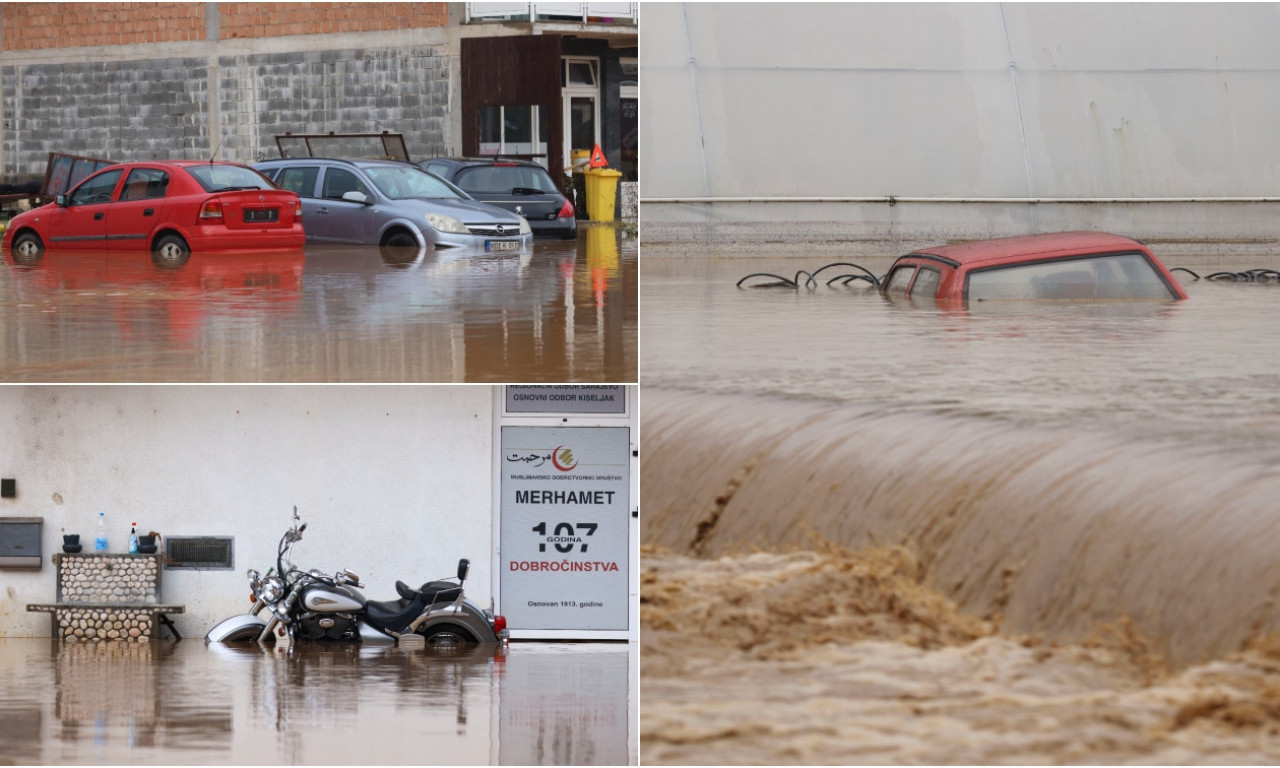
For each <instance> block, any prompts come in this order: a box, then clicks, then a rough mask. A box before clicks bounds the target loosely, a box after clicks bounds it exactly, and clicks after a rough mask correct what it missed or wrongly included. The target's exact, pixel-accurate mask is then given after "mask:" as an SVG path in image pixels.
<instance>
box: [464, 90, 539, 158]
mask: <svg viewBox="0 0 1280 768" xmlns="http://www.w3.org/2000/svg"><path fill="white" fill-rule="evenodd" d="M546 135H547V116H546V110H545V109H543V108H542V105H540V104H533V105H509V106H487V107H481V108H480V154H482V155H511V156H514V157H521V158H527V159H530V160H534V161H535V162H539V164H541V165H542V166H544V167H545V166H546V162H547V157H546V156H547V140H546Z"/></svg>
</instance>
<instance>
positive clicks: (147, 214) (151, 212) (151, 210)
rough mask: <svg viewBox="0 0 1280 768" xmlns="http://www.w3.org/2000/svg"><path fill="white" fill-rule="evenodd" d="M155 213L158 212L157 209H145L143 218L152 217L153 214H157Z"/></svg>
mask: <svg viewBox="0 0 1280 768" xmlns="http://www.w3.org/2000/svg"><path fill="white" fill-rule="evenodd" d="M155 212H156V209H155V208H145V209H143V211H142V215H143V216H150V215H152V214H153V213H155Z"/></svg>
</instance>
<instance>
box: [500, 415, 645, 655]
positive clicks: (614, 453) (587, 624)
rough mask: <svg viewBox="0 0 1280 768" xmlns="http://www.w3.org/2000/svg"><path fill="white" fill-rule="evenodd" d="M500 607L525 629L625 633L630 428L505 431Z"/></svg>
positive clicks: (512, 624)
mask: <svg viewBox="0 0 1280 768" xmlns="http://www.w3.org/2000/svg"><path fill="white" fill-rule="evenodd" d="M501 463H502V469H501V472H502V480H501V483H502V486H501V492H502V507H501V526H502V531H501V547H502V556H501V561H500V564H499V567H500V569H501V580H502V584H501V593H500V594H501V596H502V605H501V606H500V608H501V613H502V614H503V615H504V616H506V618H507V626H509V627H510V628H511V629H513V630H520V629H582V630H610V631H627V630H628V629H629V627H628V618H629V616H630V611H629V610H628V589H627V586H628V573H629V567H630V563H629V553H630V547H629V530H630V516H631V498H630V495H631V494H630V489H631V434H630V428H628V427H502V456H501Z"/></svg>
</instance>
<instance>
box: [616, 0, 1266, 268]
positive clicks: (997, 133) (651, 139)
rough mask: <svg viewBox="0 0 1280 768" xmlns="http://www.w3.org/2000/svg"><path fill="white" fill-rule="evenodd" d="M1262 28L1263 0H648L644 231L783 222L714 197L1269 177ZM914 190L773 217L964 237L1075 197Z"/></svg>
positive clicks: (1179, 189)
mask: <svg viewBox="0 0 1280 768" xmlns="http://www.w3.org/2000/svg"><path fill="white" fill-rule="evenodd" d="M1277 39H1280V6H1278V5H1276V4H1274V3H1256V4H1255V3H1245V4H1238V3H1237V4H1221V3H1125V4H1119V3H1008V4H995V3H940V4H930V3H820V4H799V3H797V4H793V3H691V4H674V3H656V4H652V5H646V6H645V14H644V21H643V33H642V35H641V55H640V65H641V69H642V72H641V77H640V82H641V87H642V89H643V94H642V96H643V103H644V109H643V110H642V112H641V140H642V142H643V149H642V151H641V153H640V156H641V173H640V179H641V204H642V208H643V213H642V221H643V224H644V227H645V230H644V237H645V242H646V244H658V243H662V242H669V241H671V240H674V239H676V238H679V237H681V236H687V235H689V234H690V233H695V234H698V235H700V236H701V237H702V238H703V239H708V238H710V239H714V237H715V236H716V233H717V231H720V232H732V231H733V227H735V226H736V227H739V229H740V232H739V236H740V239H746V238H749V237H750V236H751V235H752V234H753V233H757V230H754V229H752V228H751V227H750V226H746V227H745V228H744V226H743V225H751V224H754V223H757V222H762V221H764V222H782V223H787V222H791V221H794V220H795V216H794V211H793V210H790V209H791V208H794V207H795V206H790V205H787V204H781V205H777V204H767V203H755V204H751V205H749V206H744V205H743V204H727V203H722V202H719V201H720V200H722V199H723V198H741V197H843V198H847V197H887V196H890V195H892V196H895V197H926V198H957V197H958V198H972V197H980V198H993V197H994V198H1010V197H1012V198H1100V197H1101V198H1111V197H1125V198H1147V197H1162V198H1163V197H1214V198H1221V197H1229V198H1237V197H1257V196H1263V197H1265V196H1275V195H1278V194H1280V192H1278V190H1280V142H1277V141H1275V139H1274V136H1273V135H1272V134H1273V130H1272V126H1275V125H1277V124H1280V100H1278V99H1276V98H1275V97H1274V95H1275V94H1276V93H1277V92H1280V74H1278V73H1280V45H1277V44H1276V41H1277ZM707 198H712V199H714V200H715V202H712V203H710V204H707V203H698V204H693V205H691V204H688V203H676V202H668V201H672V200H686V201H687V200H689V199H698V200H705V199H707ZM655 201H656V202H655ZM912 205H914V204H913V203H901V202H900V203H898V205H897V206H896V207H897V208H898V210H897V211H892V210H889V206H888V205H887V204H884V203H875V204H869V203H847V204H843V205H823V206H817V207H818V210H816V211H813V212H812V213H811V214H810V215H808V216H807V217H805V218H807V219H808V220H809V222H810V223H808V224H807V225H806V226H804V227H797V228H796V229H797V231H795V232H788V233H787V234H788V237H789V238H792V237H808V238H809V239H819V238H822V237H829V236H836V237H840V236H849V237H870V236H876V235H877V234H878V235H879V236H881V237H883V236H884V235H885V229H886V228H887V227H891V226H895V225H896V226H899V227H901V228H904V229H906V230H914V228H915V227H916V226H917V222H920V224H919V226H922V227H924V228H925V229H926V230H929V229H934V230H937V232H934V231H928V232H927V236H928V237H937V235H938V234H939V233H941V234H943V235H946V234H947V233H949V232H955V233H956V236H981V235H983V234H984V233H988V234H1000V233H1002V231H1004V230H1009V229H1013V230H1018V229H1025V228H1027V227H1030V226H1035V227H1039V228H1053V227H1054V226H1055V225H1057V224H1059V223H1060V222H1059V216H1058V214H1059V213H1061V219H1062V220H1063V222H1065V223H1068V224H1071V225H1074V223H1075V222H1073V221H1069V220H1071V219H1079V218H1085V219H1086V220H1087V219H1088V218H1089V217H1090V216H1091V215H1092V212H1086V213H1085V214H1082V213H1081V210H1082V209H1080V208H1078V207H1077V208H1067V209H1062V210H1061V211H1045V210H1039V211H1036V210H1033V209H1034V206H1023V207H1022V208H1021V209H1019V210H1014V211H1012V212H1010V211H1008V210H1007V206H1006V208H1002V209H999V210H998V211H996V212H991V211H987V210H985V209H983V208H982V206H980V205H967V206H959V205H952V206H950V207H948V208H939V207H938V206H936V205H935V206H930V207H929V208H928V209H927V210H926V211H924V212H922V213H917V212H914V211H906V212H904V211H903V210H902V207H904V206H906V207H910V206H912ZM1095 212H1096V209H1095ZM1276 213H1277V209H1276V207H1275V205H1272V206H1270V207H1268V208H1266V209H1265V210H1262V211H1258V210H1257V207H1256V206H1254V207H1253V208H1250V207H1248V206H1242V207H1241V208H1240V209H1236V208H1229V209H1223V208H1221V207H1217V208H1214V210H1213V213H1212V215H1202V216H1196V217H1192V219H1191V221H1190V222H1188V220H1187V218H1186V217H1185V214H1184V212H1182V211H1176V210H1172V209H1169V210H1168V211H1167V212H1162V213H1161V215H1154V216H1153V215H1152V214H1150V213H1147V212H1144V213H1143V214H1141V215H1140V216H1141V217H1142V218H1143V219H1144V221H1143V222H1142V224H1141V226H1142V227H1144V228H1145V229H1146V230H1148V231H1144V232H1142V233H1138V234H1143V235H1145V236H1148V237H1159V236H1170V237H1191V238H1221V237H1224V236H1236V237H1239V236H1245V237H1253V238H1263V239H1275V234H1276V232H1275V227H1274V225H1273V224H1272V222H1273V221H1274V220H1275V214H1276ZM719 224H727V225H729V227H728V229H720V228H718V227H717V226H716V225H719ZM1215 227H1216V228H1215ZM877 230H878V231H877ZM1184 230H1189V231H1184Z"/></svg>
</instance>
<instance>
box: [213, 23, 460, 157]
mask: <svg viewBox="0 0 1280 768" xmlns="http://www.w3.org/2000/svg"><path fill="white" fill-rule="evenodd" d="M217 66H218V77H217V83H218V89H219V95H220V102H219V105H218V106H219V110H220V114H221V124H220V126H218V131H217V132H218V133H219V134H220V135H219V136H218V137H216V138H217V139H219V140H221V142H222V148H221V150H220V151H219V154H218V156H219V157H220V158H223V159H227V158H234V159H237V160H239V161H241V162H246V161H254V160H258V159H266V158H271V157H278V156H279V152H278V150H277V148H276V144H275V139H274V136H275V135H277V134H282V133H285V132H287V131H292V132H293V133H327V132H329V131H334V132H338V133H343V132H353V133H373V132H379V131H383V130H392V131H399V132H401V133H404V134H405V144H406V146H407V147H408V150H409V155H410V157H413V158H425V157H431V156H438V155H443V154H445V153H446V151H447V148H448V147H449V146H450V140H449V135H448V131H449V127H450V123H449V121H448V119H447V117H448V111H449V101H450V99H449V83H450V79H451V77H452V69H453V67H452V62H451V60H450V58H449V56H448V53H447V51H446V50H444V46H430V45H427V46H415V47H412V48H409V49H395V50H392V49H375V48H364V49H353V50H322V51H305V52H291V53H271V54H264V55H251V56H234V57H228V56H224V57H219V59H218V65H217Z"/></svg>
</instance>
